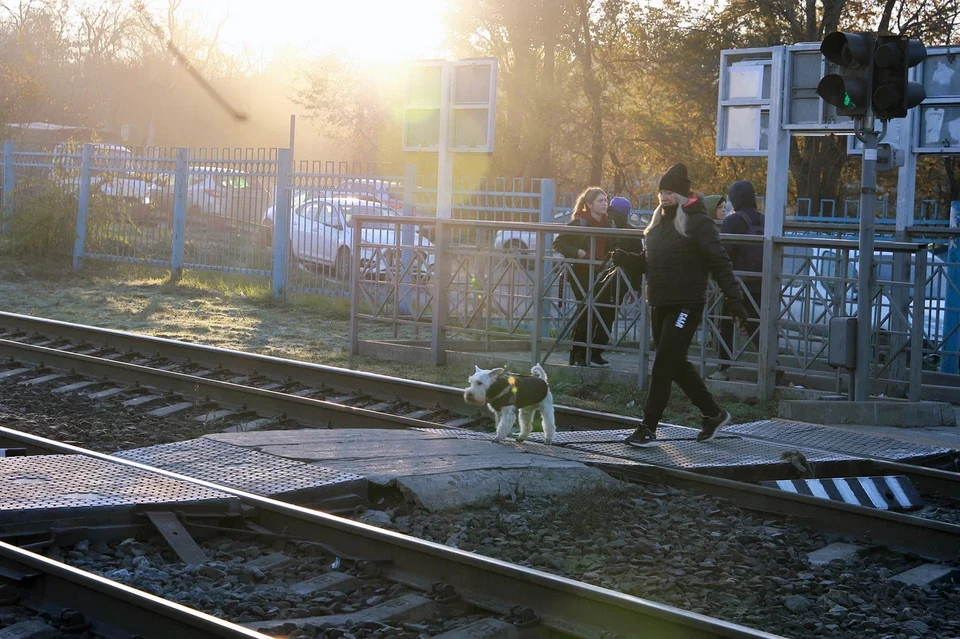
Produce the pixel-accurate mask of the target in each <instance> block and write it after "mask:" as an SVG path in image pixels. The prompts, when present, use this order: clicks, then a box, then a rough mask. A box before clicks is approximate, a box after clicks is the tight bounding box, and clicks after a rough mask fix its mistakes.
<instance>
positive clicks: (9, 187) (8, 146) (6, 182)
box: [0, 140, 17, 232]
mask: <svg viewBox="0 0 960 639" xmlns="http://www.w3.org/2000/svg"><path fill="white" fill-rule="evenodd" d="M16 187H17V180H16V174H15V173H14V166H13V140H7V141H5V142H4V143H3V197H0V201H2V202H3V212H2V213H0V215H2V217H3V228H2V229H0V230H2V231H3V232H6V231H7V225H8V224H9V218H10V214H11V213H12V212H13V190H14V189H15V188H16Z"/></svg>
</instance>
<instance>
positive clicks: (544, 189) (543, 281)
mask: <svg viewBox="0 0 960 639" xmlns="http://www.w3.org/2000/svg"><path fill="white" fill-rule="evenodd" d="M556 203H557V182H556V181H555V180H548V179H542V180H540V223H541V224H553V214H554V213H553V207H554V206H555V205H556ZM534 239H535V240H536V242H537V248H536V260H537V263H536V266H535V269H539V270H535V272H534V282H537V292H538V293H539V295H540V298H539V301H538V303H537V306H536V307H535V308H534V312H535V313H536V314H535V315H534V322H536V324H537V325H536V326H534V341H535V342H536V349H537V356H536V358H535V360H536V361H535V362H534V363H537V362H539V361H540V355H539V353H540V343H539V340H540V339H547V338H549V337H550V324H551V321H550V320H551V319H552V318H551V316H550V314H549V313H548V314H546V315H545V314H544V304H543V297H544V296H545V295H547V294H548V292H549V290H550V285H549V283H548V282H547V278H548V277H549V272H550V269H548V268H546V264H544V259H545V258H546V254H547V251H546V246H545V244H546V241H547V234H546V233H540V232H538V233H537V237H536V238H534Z"/></svg>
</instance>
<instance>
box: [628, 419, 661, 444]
mask: <svg viewBox="0 0 960 639" xmlns="http://www.w3.org/2000/svg"><path fill="white" fill-rule="evenodd" d="M623 443H624V444H626V445H628V446H634V447H636V448H646V447H647V446H653V445H654V444H656V443H657V429H655V428H653V429H651V428H648V427H647V426H646V425H642V426H640V427H639V428H638V429H637V430H635V431H633V432H632V433H631V434H630V435H628V436H627V438H626V439H624V440H623Z"/></svg>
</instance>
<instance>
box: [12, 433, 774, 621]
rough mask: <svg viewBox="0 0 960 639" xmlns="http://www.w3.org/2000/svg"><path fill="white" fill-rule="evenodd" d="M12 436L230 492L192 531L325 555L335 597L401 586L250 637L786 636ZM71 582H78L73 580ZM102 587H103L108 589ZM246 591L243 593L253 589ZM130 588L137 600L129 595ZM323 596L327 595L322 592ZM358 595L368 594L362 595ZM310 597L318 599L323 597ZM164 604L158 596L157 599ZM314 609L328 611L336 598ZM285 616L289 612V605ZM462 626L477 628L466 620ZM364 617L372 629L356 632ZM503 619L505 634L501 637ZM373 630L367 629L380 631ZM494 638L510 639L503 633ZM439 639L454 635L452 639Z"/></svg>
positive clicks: (48, 443)
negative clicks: (367, 582)
mask: <svg viewBox="0 0 960 639" xmlns="http://www.w3.org/2000/svg"><path fill="white" fill-rule="evenodd" d="M2 437H3V440H4V442H5V443H8V442H10V441H13V440H17V441H18V442H19V443H20V444H22V445H23V446H24V447H25V448H28V449H29V450H28V452H43V453H46V454H60V455H80V456H84V457H90V458H95V459H97V460H100V461H103V462H107V463H110V464H118V465H122V466H124V467H127V468H135V469H137V470H139V471H148V472H151V473H156V474H157V475H162V476H164V477H167V478H170V479H174V480H179V481H183V482H189V483H191V484H195V485H198V486H202V487H204V488H206V489H209V490H214V491H218V492H220V493H225V494H228V495H230V496H232V497H233V498H235V499H236V500H238V502H239V504H240V507H239V508H238V509H232V511H231V514H230V515H229V516H227V515H224V516H223V520H220V521H217V520H213V521H211V518H210V517H209V516H208V517H206V518H204V519H202V520H201V521H196V520H193V519H191V518H190V516H189V515H187V516H184V517H183V518H182V520H183V523H184V525H185V526H186V528H187V530H190V531H191V532H192V533H194V534H200V533H203V532H204V531H205V530H208V531H209V530H211V529H212V530H214V531H215V532H216V533H217V534H218V535H220V536H221V537H222V536H227V539H230V538H231V537H242V536H244V535H248V536H251V535H252V536H254V537H263V538H265V539H266V540H267V541H268V543H269V542H276V541H278V540H279V541H285V542H288V543H293V544H296V545H299V546H301V547H302V546H309V547H313V548H319V549H320V552H319V554H317V553H315V554H314V555H313V556H314V559H315V561H314V562H313V564H312V565H314V566H316V565H318V564H322V565H324V566H325V567H326V568H325V569H324V570H322V571H318V573H317V574H316V576H315V577H314V580H315V581H316V580H319V581H323V582H325V583H326V582H329V584H330V585H328V586H327V589H328V590H334V591H336V590H337V588H342V589H344V590H346V589H347V587H346V586H345V585H342V583H341V582H340V581H339V580H344V579H352V580H353V581H354V582H356V581H357V580H358V579H359V580H360V581H361V582H362V581H363V580H364V579H371V580H372V579H377V580H380V579H382V580H385V581H386V582H389V584H392V585H393V586H391V588H388V589H386V590H385V591H384V592H386V593H387V594H386V595H385V596H372V597H364V598H362V599H361V601H362V602H363V604H362V605H359V604H358V605H355V606H351V608H350V609H349V610H346V611H345V612H342V613H340V614H333V615H331V614H320V615H314V614H312V612H311V611H310V610H309V609H306V608H304V609H303V610H300V608H296V610H297V613H298V614H302V613H306V615H308V616H306V617H303V616H294V615H292V614H291V613H290V612H285V613H283V614H279V612H280V610H281V608H279V607H278V608H277V612H278V617H279V618H278V619H275V620H262V619H261V620H255V621H252V622H250V621H248V622H246V623H245V624H244V627H245V628H246V629H247V632H248V633H249V632H250V631H251V630H262V631H264V632H269V633H270V634H274V633H276V632H281V633H283V634H291V635H293V636H301V637H304V636H306V637H314V636H316V637H329V636H340V634H335V635H332V634H323V633H325V632H327V631H329V630H332V629H337V628H340V629H341V630H342V629H352V630H355V629H356V627H357V625H358V623H359V624H364V623H369V624H373V627H374V628H376V627H378V626H377V624H380V626H381V627H387V628H393V629H394V631H395V632H392V633H386V634H383V633H382V634H380V635H367V636H381V637H416V636H419V635H417V634H405V632H406V631H405V630H404V628H403V626H402V622H403V621H404V620H409V619H413V620H420V621H423V620H425V619H426V620H430V619H435V618H436V617H438V616H439V617H440V620H441V621H444V620H445V621H446V622H450V620H453V621H454V622H456V623H459V622H460V621H463V622H464V623H463V627H464V628H466V627H467V626H466V623H467V622H468V621H469V623H475V624H478V626H477V627H478V628H481V629H482V628H483V627H485V628H486V630H485V631H484V632H487V631H489V632H490V633H491V634H482V633H481V630H479V629H478V630H476V631H467V630H461V631H462V632H464V633H465V634H454V630H455V629H454V630H451V631H450V632H451V634H450V635H449V637H450V638H451V639H452V638H454V637H459V638H461V639H464V638H466V637H470V638H471V639H472V638H477V637H488V636H489V637H494V636H497V637H499V636H503V637H517V636H520V637H542V636H558V637H582V638H585V639H614V638H616V637H624V638H625V637H638V636H649V637H684V638H700V637H702V638H713V637H728V638H729V637H756V638H760V637H770V638H772V637H775V636H776V635H772V634H769V633H766V632H762V631H758V630H752V629H749V628H745V627H743V626H738V625H736V624H731V623H727V622H723V621H720V620H716V619H712V618H709V617H705V616H703V615H698V614H695V613H690V612H686V611H682V610H678V609H675V608H671V607H669V606H664V605H659V604H655V603H652V602H649V601H645V600H641V599H638V598H636V597H632V596H629V595H624V594H621V593H617V592H614V591H610V590H606V589H603V588H598V587H595V586H591V585H588V584H584V583H580V582H577V581H573V580H570V579H566V578H562V577H557V576H554V575H551V574H548V573H544V572H541V571H538V570H534V569H530V568H525V567H522V566H517V565H514V564H510V563H507V562H504V561H499V560H495V559H490V558H487V557H483V556H479V555H476V554H473V553H469V552H464V551H460V550H457V549H454V548H449V547H447V546H442V545H439V544H435V543H431V542H426V541H421V540H419V539H416V538H413V537H407V536H404V535H401V534H398V533H395V532H390V531H386V530H382V529H379V528H374V527H371V526H367V525H365V524H361V523H357V522H353V521H350V520H346V519H342V518H339V517H335V516H333V515H328V514H325V513H321V512H316V511H312V510H307V509H305V508H301V507H297V506H291V505H289V504H285V503H282V502H278V501H274V500H271V499H267V498H264V497H259V496H256V495H252V494H249V493H244V492H242V491H237V490H234V489H232V488H229V487H224V486H218V485H216V484H212V483H210V482H205V481H201V480H197V479H194V478H190V477H185V476H182V475H178V474H176V473H171V472H168V471H162V470H157V469H154V468H150V467H147V466H143V465H141V464H137V463H136V462H131V461H128V460H123V459H119V458H115V457H112V456H109V455H104V454H101V453H96V452H93V451H89V450H84V449H81V448H78V447H75V446H71V445H68V444H63V443H59V442H55V441H53V440H48V439H43V438H39V437H36V436H30V435H25V434H22V433H19V434H18V433H16V432H13V431H10V430H9V429H3V432H2ZM137 516H138V515H134V516H133V517H134V519H131V521H129V522H120V521H116V520H115V521H113V522H112V524H113V527H112V528H109V527H108V528H102V529H100V530H99V535H98V539H97V543H99V544H103V543H104V542H105V541H107V540H109V536H110V531H111V530H116V538H123V537H124V536H125V535H128V534H129V533H130V530H131V527H136V526H137V525H140V526H143V525H145V522H143V521H142V513H141V514H140V519H141V520H140V521H138V520H136V517H137ZM89 532H91V530H83V529H82V528H81V529H78V530H74V531H66V533H68V534H65V535H64V536H63V537H62V539H64V540H67V539H70V534H69V533H72V534H73V535H74V538H73V539H72V540H71V541H72V542H74V543H75V542H76V540H77V537H76V535H80V537H82V536H83V535H84V534H85V533H89ZM115 540H116V539H115ZM181 542H182V538H181ZM220 546H221V548H223V547H229V546H230V544H229V542H228V543H227V544H226V545H224V544H222V543H221V544H220ZM4 548H9V546H4ZM19 552H21V553H23V552H24V551H19ZM207 552H209V551H207ZM135 554H136V556H137V557H138V558H139V559H135V560H134V563H135V565H136V562H139V566H140V567H141V568H142V569H143V570H144V571H146V570H147V569H148V568H153V566H147V565H146V564H145V563H144V560H142V557H143V552H139V553H135ZM28 559H29V557H28ZM331 560H332V561H331ZM25 561H26V560H25ZM29 561H30V562H32V563H31V564H30V565H40V564H43V565H48V566H51V567H56V566H59V565H58V564H56V562H51V561H50V560H46V559H42V558H35V559H29ZM211 568H212V572H208V573H202V572H201V573H200V574H201V575H206V576H208V577H210V578H211V579H212V578H213V576H217V577H219V578H223V579H224V580H226V578H227V576H228V574H227V573H228V571H227V570H225V569H224V568H223V567H222V566H220V567H214V566H211ZM64 570H66V568H64ZM266 570H267V568H263V569H262V571H261V572H263V571H266ZM218 572H219V573H222V574H218ZM334 573H336V574H334ZM71 574H74V575H76V574H77V573H75V572H72V571H71ZM298 574H299V573H298ZM91 579H92V578H91ZM94 581H97V580H96V579H95V580H94ZM97 583H102V580H99V581H97ZM220 583H221V582H220V581H218V582H217V584H218V585H217V588H216V589H217V590H220V589H222V588H226V587H227V586H221V585H220ZM224 583H226V581H225V582H224ZM338 584H340V585H338ZM238 587H240V588H243V585H242V584H241V585H240V586H238ZM206 588H207V589H213V584H212V583H209V584H208V585H207V586H206ZM250 588H253V589H252V590H251V589H250ZM250 588H248V589H247V592H248V593H254V594H256V589H255V588H254V587H253V586H250ZM284 588H286V586H284ZM356 588H358V586H357V585H356V584H354V585H353V586H351V589H356ZM122 590H123V592H126V593H128V594H129V591H128V590H126V589H122ZM317 590H321V588H320V587H318V588H317ZM360 591H361V592H366V591H364V590H363V588H362V587H360ZM201 593H202V591H201ZM311 594H312V595H315V594H318V593H317V592H316V591H314V592H312V593H311ZM199 596H201V595H198V597H199ZM331 597H332V595H331ZM154 599H155V598H148V600H149V601H154ZM261 599H262V597H261ZM258 601H259V600H258ZM298 601H299V600H298ZM312 601H326V599H323V598H320V599H313V600H312ZM304 605H307V604H304ZM375 608H377V609H380V610H382V609H384V608H387V609H390V610H392V611H393V612H392V613H391V614H392V615H393V616H390V617H383V616H380V617H377V616H375V615H376V614H377V613H376V611H374V610H373V609H375ZM283 610H288V611H289V610H291V608H290V605H288V606H287V607H286V608H283ZM464 617H467V618H469V619H467V620H464V619H463V618H464ZM206 619H207V618H206V617H205V616H204V617H203V619H202V620H201V621H203V622H206ZM358 619H361V620H362V621H359V622H358ZM363 620H365V621H363ZM238 621H239V619H238ZM505 621H506V622H507V623H506V624H505V626H507V627H506V628H504V627H503V626H504V622H505ZM198 623H199V622H198ZM222 623H223V622H221V624H222ZM427 623H429V621H428V622H427ZM364 627H366V628H368V629H369V627H370V626H364ZM418 627H420V626H418ZM458 627H459V626H458ZM498 628H499V630H498ZM381 629H383V628H381ZM229 630H230V626H229V624H223V632H224V633H226V632H228V631H229ZM494 631H496V632H501V634H493V632H494ZM384 632H386V631H384ZM195 633H196V631H194V634H188V633H184V634H183V636H186V637H191V636H260V635H256V634H252V633H251V634H246V635H243V634H234V635H231V634H214V633H208V634H206V635H199V634H195ZM293 633H299V634H295V635H294V634H293ZM551 633H552V634H551ZM139 634H141V635H142V636H143V637H172V636H181V635H179V634H176V633H174V632H172V631H171V632H169V633H167V632H166V631H164V632H162V633H161V632H159V631H157V632H152V631H146V632H142V633H139ZM341 634H342V632H341ZM361 636H363V635H361ZM432 636H442V637H448V635H445V634H444V635H432Z"/></svg>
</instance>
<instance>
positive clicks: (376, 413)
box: [0, 313, 637, 430]
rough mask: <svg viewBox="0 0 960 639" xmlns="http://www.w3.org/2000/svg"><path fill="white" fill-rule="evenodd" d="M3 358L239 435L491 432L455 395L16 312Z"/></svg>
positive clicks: (6, 316) (569, 426)
mask: <svg viewBox="0 0 960 639" xmlns="http://www.w3.org/2000/svg"><path fill="white" fill-rule="evenodd" d="M0 357H5V358H9V361H8V362H7V363H6V364H5V369H4V370H0V380H2V379H9V378H11V377H13V376H28V375H29V376H30V377H31V378H32V379H33V380H34V383H38V384H39V383H48V382H58V383H60V382H68V383H63V384H61V389H63V388H66V389H67V390H61V391H60V392H77V393H83V394H85V395H87V396H91V397H93V398H95V399H106V398H109V397H113V398H114V399H115V400H117V399H121V400H122V401H123V402H128V403H127V404H126V405H127V406H142V407H143V408H144V409H146V408H148V407H149V410H150V411H155V414H158V415H164V416H165V415H172V414H175V413H184V412H188V411H192V412H193V413H195V414H196V416H197V417H207V418H209V419H218V420H221V421H224V422H225V423H227V424H233V425H235V426H236V427H237V429H238V430H242V429H253V428H257V427H263V426H265V425H270V424H271V423H272V424H274V425H275V424H277V423H284V424H287V425H294V424H297V425H300V426H306V427H312V428H326V427H332V426H333V425H336V427H337V428H413V427H421V428H436V427H438V426H439V427H445V428H467V429H478V428H484V429H487V428H489V426H490V425H491V423H490V416H489V414H488V413H487V412H486V411H479V410H477V409H476V408H475V407H469V406H467V405H466V404H465V403H464V402H463V393H462V391H461V390H460V389H456V388H450V387H447V386H440V385H436V384H428V383H424V382H416V381H411V380H401V379H397V378H392V377H387V376H384V375H376V374H372V373H364V372H360V371H351V370H347V369H341V368H335V367H330V366H322V365H319V364H310V363H306V362H296V361H292V360H286V359H281V358H276V357H269V356H265V355H256V354H252V353H243V352H239V351H232V350H227V349H220V348H213V347H209V346H203V345H199V344H189V343H185V342H176V341H173V340H167V339H163V338H157V337H149V336H144V335H135V334H132V333H126V332H123V331H114V330H110V329H102V328H95V327H90V326H83V325H78V324H70V323H67V322H58V321H55V320H45V319H41V318H35V317H29V316H24V315H17V314H14V313H0ZM557 424H558V427H559V428H560V429H563V430H577V429H582V428H587V427H589V428H610V429H617V428H635V427H636V424H637V420H635V419H633V418H630V417H622V416H619V415H611V414H608V413H600V412H596V411H589V410H583V409H578V408H572V407H557Z"/></svg>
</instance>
